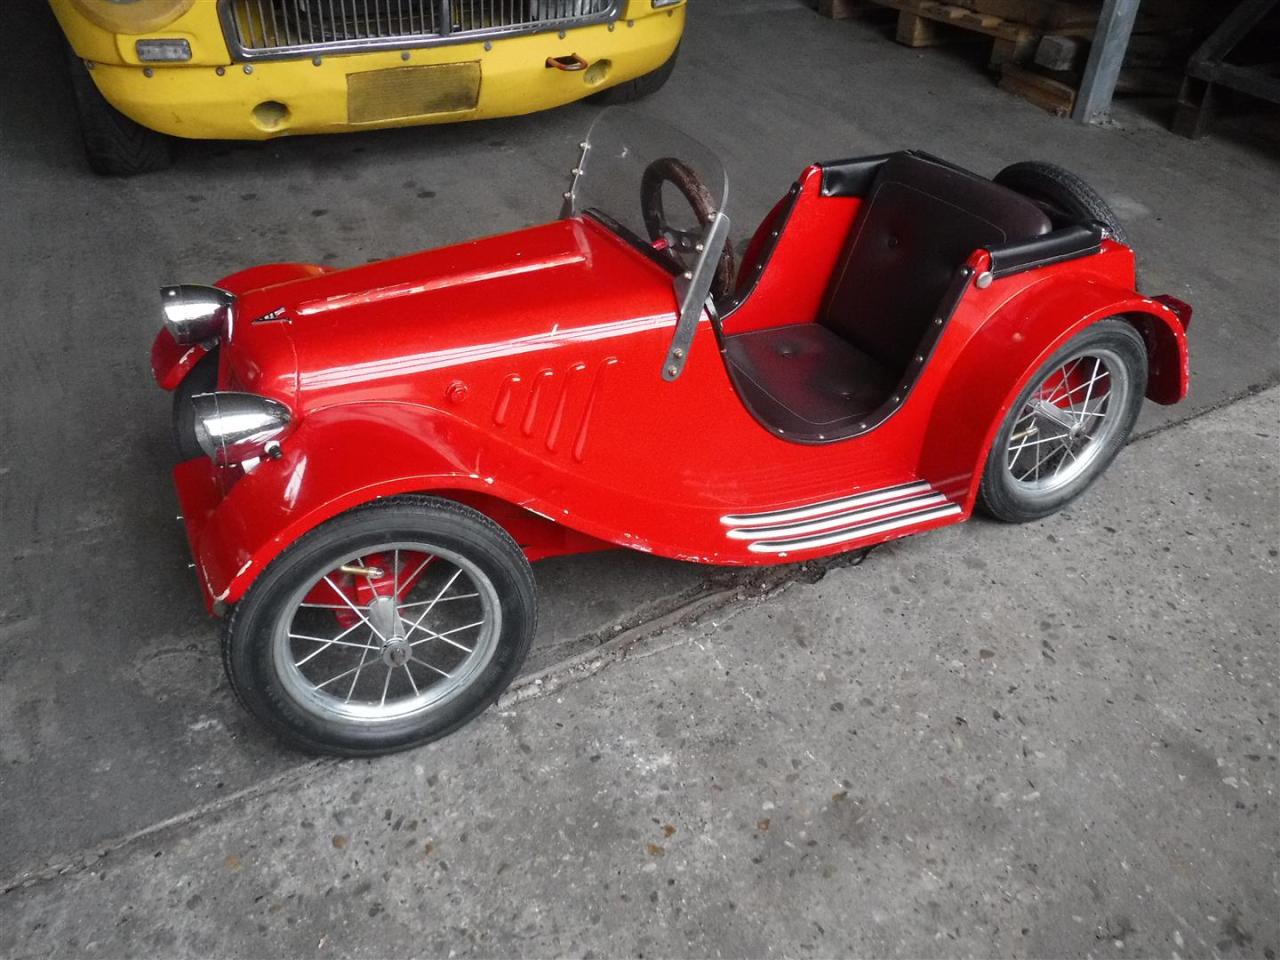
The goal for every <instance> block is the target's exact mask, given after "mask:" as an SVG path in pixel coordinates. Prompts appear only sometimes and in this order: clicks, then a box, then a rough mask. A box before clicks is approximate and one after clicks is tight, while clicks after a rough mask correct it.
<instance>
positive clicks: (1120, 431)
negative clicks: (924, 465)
mask: <svg viewBox="0 0 1280 960" xmlns="http://www.w3.org/2000/svg"><path fill="white" fill-rule="evenodd" d="M1146 387H1147V352H1146V345H1145V344H1144V342H1143V340H1142V337H1141V335H1139V334H1138V332H1137V331H1136V330H1135V329H1134V328H1133V327H1132V326H1131V325H1130V324H1128V323H1127V322H1125V321H1124V320H1122V319H1119V318H1111V319H1108V320H1102V321H1099V322H1098V323H1095V324H1093V325H1092V326H1091V327H1088V328H1086V329H1085V330H1084V331H1083V332H1082V333H1080V334H1079V335H1078V336H1076V337H1075V338H1074V339H1073V340H1071V341H1070V342H1069V343H1067V344H1066V346H1064V347H1063V348H1062V349H1060V350H1059V351H1058V352H1057V353H1055V354H1054V355H1053V356H1052V357H1050V358H1049V359H1048V360H1047V361H1046V362H1045V363H1044V365H1043V366H1041V367H1040V369H1039V370H1037V371H1036V372H1035V373H1034V374H1033V375H1032V376H1031V378H1030V382H1029V383H1028V384H1027V386H1025V387H1024V388H1023V390H1022V392H1021V393H1020V394H1019V395H1018V397H1017V399H1016V400H1014V402H1013V405H1012V407H1011V408H1010V412H1009V414H1008V416H1007V417H1006V418H1005V421H1004V423H1003V425H1002V426H1001V428H1000V430H999V431H998V432H997V434H996V439H995V442H994V443H993V444H992V446H991V450H990V452H989V454H988V456H987V463H986V466H985V468H984V470H983V474H982V482H981V484H980V486H979V500H978V504H979V506H980V507H981V508H982V509H983V511H984V512H985V513H987V514H989V515H990V516H993V517H995V518H996V519H998V520H1006V521H1008V522H1011V523H1022V522H1024V521H1027V520H1036V519H1039V518H1040V517H1046V516H1048V515H1049V514H1051V513H1053V512H1054V511H1056V510H1059V509H1061V508H1062V507H1063V506H1065V505H1066V504H1067V503H1069V502H1070V501H1071V500H1073V499H1074V498H1075V497H1077V496H1079V495H1080V494H1081V493H1083V492H1084V491H1085V489H1086V488H1088V486H1089V485H1090V484H1091V483H1093V481H1094V480H1096V479H1097V478H1098V477H1099V476H1100V475H1101V474H1102V472H1103V471H1104V470H1106V468H1107V466H1108V465H1109V464H1110V463H1111V461H1112V459H1113V458H1114V457H1115V455H1116V454H1117V453H1118V452H1119V450H1120V448H1121V447H1122V446H1124V443H1125V441H1126V440H1127V439H1128V437H1129V433H1130V431H1131V430H1132V429H1133V424H1134V421H1135V420H1137V417H1138V411H1139V409H1140V408H1141V406H1142V398H1143V395H1144V393H1145V392H1146Z"/></svg>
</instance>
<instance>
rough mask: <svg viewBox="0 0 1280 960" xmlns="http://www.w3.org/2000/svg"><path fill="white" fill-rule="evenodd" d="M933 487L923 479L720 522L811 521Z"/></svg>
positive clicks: (761, 524) (766, 524) (729, 524)
mask: <svg viewBox="0 0 1280 960" xmlns="http://www.w3.org/2000/svg"><path fill="white" fill-rule="evenodd" d="M932 490H933V486H932V485H931V484H928V483H925V482H924V481H922V480H921V481H917V482H915V483H903V484H899V485H898V486H896V487H885V488H883V489H881V490H871V491H869V492H867V493H859V494H856V495H855V496H851V497H840V498H839V499H836V500H824V501H822V502H821V503H812V504H809V505H808V506H805V507H790V508H788V509H786V510H769V511H766V512H765V513H741V514H727V515H725V516H723V517H721V518H720V522H721V523H722V524H724V525H725V526H726V527H769V526H780V525H782V524H786V523H791V522H793V521H799V520H809V519H811V518H813V517H821V516H826V515H827V514H830V513H838V512H841V511H845V510H852V509H854V508H856V507H863V506H870V505H871V504H877V503H883V502H885V501H887V500H902V499H905V498H907V497H911V496H917V495H920V494H925V493H930V492H932Z"/></svg>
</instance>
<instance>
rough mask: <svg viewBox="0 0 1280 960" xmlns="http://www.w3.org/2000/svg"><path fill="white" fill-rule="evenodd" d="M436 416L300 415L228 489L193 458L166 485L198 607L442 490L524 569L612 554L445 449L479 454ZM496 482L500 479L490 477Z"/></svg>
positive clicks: (378, 406) (221, 600)
mask: <svg viewBox="0 0 1280 960" xmlns="http://www.w3.org/2000/svg"><path fill="white" fill-rule="evenodd" d="M475 439H476V438H474V437H470V436H469V435H468V434H467V433H466V431H465V428H464V427H462V425H460V424H459V423H458V422H457V421H454V420H453V419H452V418H450V417H448V416H446V415H444V414H442V413H440V412H439V411H435V410H430V409H427V408H423V407H418V406H416V405H413V404H407V403H366V404H354V405H344V406H337V407H330V408H328V409H325V410H321V411H318V412H316V413H313V414H310V415H308V416H307V417H306V418H305V419H303V420H302V422H301V423H300V424H299V425H298V427H297V429H296V430H294V431H293V432H292V433H290V434H289V435H288V436H287V437H286V438H285V439H284V441H283V443H282V451H283V452H282V456H281V457H280V459H278V460H264V461H262V462H260V463H258V464H257V465H256V466H254V467H253V469H252V470H250V471H249V472H248V473H246V474H244V475H243V476H241V477H240V478H239V479H238V480H236V481H235V482H234V483H232V484H231V486H230V488H229V489H228V490H227V491H226V493H225V495H223V494H222V493H221V490H220V486H221V485H225V480H226V477H225V471H219V470H218V469H217V468H215V467H214V466H213V465H212V464H211V463H210V462H209V461H208V460H206V459H204V458H200V459H197V460H192V461H188V462H187V463H182V464H179V465H178V466H177V467H176V468H175V470H174V480H175V483H176V484H177V487H178V492H179V498H180V499H181V501H182V508H183V511H182V512H183V517H184V520H185V523H186V525H187V535H188V539H189V540H190V543H191V550H192V554H193V555H194V556H195V559H196V567H197V569H198V571H199V575H200V580H201V585H202V587H203V589H204V593H205V601H206V604H207V605H208V606H209V608H210V609H212V610H214V611H215V612H217V611H218V610H219V609H220V608H221V607H222V606H224V605H228V604H232V603H235V602H237V601H238V600H239V599H240V597H241V596H243V595H244V592H245V591H246V590H247V589H248V588H249V586H250V585H251V584H252V583H253V580H254V579H255V578H256V577H257V576H258V574H259V573H260V572H261V571H262V570H263V569H264V568H265V567H266V566H267V565H268V564H269V563H270V562H271V561H272V560H274V559H275V558H276V556H278V555H279V554H280V552H281V551H283V550H284V549H286V548H287V547H288V546H289V545H290V544H292V543H294V542H295V541H296V540H297V539H298V538H299V537H301V536H303V535H304V534H306V533H307V532H308V531H309V530H312V529H314V528H315V527H317V526H318V525H320V524H322V523H324V522H325V521H326V520H329V519H331V518H333V517H335V516H337V515H338V514H340V513H343V512H344V511H347V510H350V509H351V508H353V507H356V506H359V505H361V504H364V503H368V502H371V501H373V500H377V499H379V498H383V497H393V496H398V495H400V494H405V493H424V492H433V491H434V492H440V493H442V494H444V495H447V496H449V497H451V498H453V499H456V500H459V501H461V502H463V503H466V504H468V505H469V506H472V507H475V508H476V509H478V510H480V511H481V512H482V513H485V514H486V515H488V516H489V517H490V519H493V520H494V521H495V522H497V523H498V524H499V525H500V526H502V527H504V528H505V529H506V530H507V532H508V533H510V534H511V535H512V536H513V537H514V538H515V539H516V541H517V542H518V543H519V544H520V545H521V547H522V548H523V549H524V551H525V553H526V555H527V556H528V557H529V558H530V559H531V560H536V559H539V558H541V557H545V556H552V555H555V554H557V553H563V552H578V551H583V550H593V549H604V548H608V547H610V546H612V545H611V544H608V543H606V542H604V541H598V540H595V539H593V538H591V537H589V536H587V535H584V534H579V533H577V532H576V531H574V530H571V529H569V528H567V527H564V526H563V525H561V524H558V523H555V522H552V521H550V520H548V519H545V518H543V517H541V516H539V515H536V514H535V513H533V512H532V511H530V510H529V509H527V508H525V507H523V506H521V504H529V503H531V502H532V501H533V498H532V497H530V496H528V495H527V494H526V493H525V492H524V491H522V490H520V489H518V488H517V487H515V486H513V485H511V484H509V483H507V482H505V481H504V480H502V479H501V478H500V477H499V476H496V475H495V471H494V466H496V463H495V464H490V465H488V466H486V468H485V469H486V470H488V471H489V472H488V473H485V474H482V473H481V472H480V470H479V469H478V466H479V460H480V454H479V452H477V453H476V455H475V457H474V461H475V462H472V463H465V462H463V460H462V457H461V455H458V454H449V453H446V452H444V451H448V450H458V449H466V448H476V449H477V450H478V449H479V448H478V447H477V445H476V443H475V442H474V441H475ZM497 472H505V471H497Z"/></svg>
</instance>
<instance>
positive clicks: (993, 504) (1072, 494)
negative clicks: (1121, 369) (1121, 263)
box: [978, 317, 1147, 523]
mask: <svg viewBox="0 0 1280 960" xmlns="http://www.w3.org/2000/svg"><path fill="white" fill-rule="evenodd" d="M1103 346H1105V347H1107V348H1109V349H1110V350H1111V351H1113V352H1114V353H1116V354H1117V355H1118V356H1119V357H1120V358H1121V360H1122V361H1123V363H1124V364H1125V366H1126V367H1127V368H1128V372H1129V377H1130V380H1131V382H1132V389H1131V391H1130V396H1129V398H1128V403H1127V404H1126V407H1125V409H1124V410H1122V411H1121V412H1120V417H1121V419H1120V421H1119V423H1118V427H1117V429H1116V430H1114V432H1113V433H1112V434H1111V436H1110V437H1109V438H1107V440H1106V441H1105V443H1106V446H1105V447H1104V449H1103V450H1102V451H1101V453H1099V454H1098V455H1097V456H1096V457H1095V458H1094V460H1093V462H1092V463H1091V464H1090V465H1089V467H1088V469H1087V470H1086V471H1085V472H1084V473H1082V474H1081V475H1080V476H1079V477H1077V478H1076V479H1075V480H1074V481H1072V482H1071V483H1069V484H1067V485H1065V486H1064V487H1063V488H1062V489H1061V490H1059V491H1056V492H1055V493H1054V494H1053V495H1052V496H1051V497H1048V498H1045V497H1039V498H1036V499H1031V498H1029V497H1027V496H1026V495H1025V494H1024V493H1023V492H1021V491H1019V490H1018V489H1017V487H1015V486H1014V485H1013V483H1012V482H1011V481H1010V479H1009V475H1008V472H1007V470H1006V467H1005V453H1006V451H1007V450H1008V448H1009V437H1010V434H1011V433H1012V431H1013V428H1014V425H1015V424H1016V423H1017V420H1018V416H1019V414H1020V412H1021V411H1022V409H1023V407H1024V406H1025V405H1026V404H1027V402H1028V400H1029V399H1030V397H1031V393H1032V391H1034V390H1035V389H1036V388H1037V387H1038V386H1039V385H1040V383H1041V382H1042V381H1043V380H1044V379H1045V378H1046V377H1047V376H1049V374H1050V373H1051V372H1053V370H1054V369H1055V367H1057V366H1060V365H1061V364H1062V363H1064V362H1065V361H1066V358H1067V357H1068V356H1070V355H1071V354H1072V353H1074V352H1076V351H1077V350H1080V349H1081V348H1082V347H1103ZM1146 386H1147V348H1146V345H1145V343H1144V342H1143V340H1142V336H1141V335H1140V334H1139V333H1138V331H1137V330H1135V329H1134V328H1133V327H1132V326H1131V325H1130V324H1128V323H1126V322H1125V321H1124V320H1121V319H1119V318H1115V317H1113V318H1111V319H1108V320H1101V321H1099V322H1098V323H1095V324H1093V325H1092V326H1090V327H1089V328H1088V329H1086V330H1085V331H1084V332H1082V333H1081V334H1080V335H1079V336H1077V337H1075V338H1074V339H1072V340H1071V341H1070V342H1068V343H1067V344H1065V345H1064V346H1063V347H1062V349H1060V350H1058V351H1057V352H1056V353H1054V355H1053V356H1052V357H1050V358H1049V359H1048V360H1046V361H1045V362H1044V364H1043V365H1042V366H1041V367H1040V369H1038V370H1037V371H1036V372H1035V374H1034V375H1033V376H1032V377H1031V379H1030V380H1029V381H1028V382H1027V385H1026V387H1024V388H1023V390H1022V392H1021V393H1020V394H1019V395H1018V398H1017V399H1016V400H1014V402H1013V406H1012V407H1010V409H1009V413H1008V414H1007V416H1006V417H1005V421H1004V423H1003V424H1002V425H1001V427H1000V430H999V432H998V433H997V434H996V437H995V440H994V441H993V442H992V444H991V450H990V451H989V452H988V453H987V462H986V464H985V466H984V467H983V471H982V483H981V485H980V486H979V488H978V508H979V509H980V510H981V511H982V512H983V513H985V514H986V515H987V516H989V517H992V518H994V519H996V520H1003V521H1005V522H1006V523H1026V522H1028V521H1031V520H1039V519H1041V518H1043V517H1047V516H1049V515H1050V514H1053V513H1056V512H1057V511H1059V510H1061V509H1062V508H1063V507H1065V506H1066V505H1067V504H1068V503H1070V502H1071V501H1072V500H1074V499H1075V498H1076V497H1078V496H1080V495H1081V494H1082V493H1084V491H1085V490H1087V489H1088V488H1089V486H1090V485H1091V484H1092V483H1093V482H1094V481H1095V480H1097V479H1098V477H1100V476H1101V475H1102V474H1103V473H1104V472H1105V471H1106V469H1107V467H1108V466H1110V465H1111V461H1112V460H1114V459H1115V456H1116V454H1117V453H1119V452H1120V448H1121V447H1123V446H1124V445H1125V443H1127V442H1128V439H1129V434H1130V433H1131V432H1132V431H1133V424H1134V421H1136V420H1137V419H1138V413H1139V411H1140V410H1141V409H1142V399H1143V395H1144V394H1145V392H1146Z"/></svg>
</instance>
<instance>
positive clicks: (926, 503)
mask: <svg viewBox="0 0 1280 960" xmlns="http://www.w3.org/2000/svg"><path fill="white" fill-rule="evenodd" d="M949 502H950V501H948V500H947V498H946V497H945V496H943V495H942V494H940V493H929V494H925V495H924V496H921V497H912V498H910V499H908V500H894V501H892V502H891V503H888V504H885V505H883V506H879V507H866V508H863V509H861V510H852V511H848V512H846V513H837V514H834V515H832V516H829V517H823V518H822V519H820V520H813V521H810V522H809V523H793V524H786V525H783V526H774V527H747V528H739V529H734V530H730V531H729V533H728V534H727V536H728V537H729V539H730V540H766V539H771V538H774V537H788V538H790V537H802V536H804V535H806V534H810V533H820V532H822V531H824V530H835V529H850V528H854V527H859V526H862V525H864V524H865V523H866V522H867V521H869V520H878V519H880V518H881V517H891V516H895V515H896V514H900V513H903V512H904V511H905V512H907V513H919V512H920V511H921V510H925V509H927V508H929V507H937V506H941V505H942V504H945V503H949Z"/></svg>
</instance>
